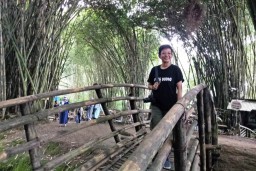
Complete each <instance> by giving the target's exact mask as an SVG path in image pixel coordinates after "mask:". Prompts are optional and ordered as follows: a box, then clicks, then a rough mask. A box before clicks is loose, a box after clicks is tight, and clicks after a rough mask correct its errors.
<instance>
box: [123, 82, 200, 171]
mask: <svg viewBox="0 0 256 171" xmlns="http://www.w3.org/2000/svg"><path fill="white" fill-rule="evenodd" d="M204 87H205V85H204V84H199V85H197V86H196V87H194V88H193V89H191V90H190V91H189V92H187V93H186V94H185V95H184V96H183V97H182V98H181V99H180V100H179V101H178V102H177V103H176V104H175V105H174V106H173V107H172V108H171V109H170V110H169V111H168V112H167V114H166V115H165V116H164V118H163V119H162V120H161V121H160V122H159V123H158V124H157V125H156V127H155V128H154V129H153V130H152V131H151V132H150V133H148V134H147V135H146V136H145V138H144V140H143V141H142V142H141V143H140V145H139V147H138V148H137V149H136V150H135V151H134V153H133V154H132V155H131V156H130V157H129V158H128V160H127V161H126V162H125V163H124V164H123V165H122V167H121V168H120V169H119V170H120V171H130V170H136V171H141V170H146V169H147V167H148V164H149V163H150V162H151V161H152V159H153V157H154V156H155V155H156V153H157V151H158V149H159V148H160V146H161V145H162V144H163V143H164V141H165V140H166V138H167V137H168V136H169V134H170V133H171V131H172V129H173V128H174V126H175V125H176V123H177V122H178V120H179V119H180V117H181V116H182V114H183V113H184V111H185V107H186V106H187V105H188V103H189V102H190V101H191V100H192V99H194V98H195V96H196V94H198V93H199V92H200V91H201V90H202V89H203V88H204Z"/></svg>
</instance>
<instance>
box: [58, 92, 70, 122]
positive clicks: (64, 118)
mask: <svg viewBox="0 0 256 171" xmlns="http://www.w3.org/2000/svg"><path fill="white" fill-rule="evenodd" d="M66 104H69V102H68V98H67V97H64V99H63V102H62V105H66ZM68 113H69V110H65V111H63V112H61V113H60V125H61V126H67V123H68Z"/></svg>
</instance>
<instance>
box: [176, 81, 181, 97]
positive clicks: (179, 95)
mask: <svg viewBox="0 0 256 171" xmlns="http://www.w3.org/2000/svg"><path fill="white" fill-rule="evenodd" d="M177 90H178V92H177V100H179V99H181V98H182V81H179V82H178V83H177Z"/></svg>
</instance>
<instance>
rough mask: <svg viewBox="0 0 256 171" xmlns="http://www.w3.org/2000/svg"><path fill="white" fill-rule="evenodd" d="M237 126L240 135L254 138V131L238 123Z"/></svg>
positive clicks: (255, 133) (255, 135) (255, 136)
mask: <svg viewBox="0 0 256 171" xmlns="http://www.w3.org/2000/svg"><path fill="white" fill-rule="evenodd" d="M239 128H240V136H241V137H248V138H256V132H255V131H253V130H251V129H250V128H247V127H245V126H243V125H239Z"/></svg>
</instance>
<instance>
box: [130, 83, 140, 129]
mask: <svg viewBox="0 0 256 171" xmlns="http://www.w3.org/2000/svg"><path fill="white" fill-rule="evenodd" d="M129 96H135V89H134V87H131V88H130V94H129ZM129 102H130V109H131V110H134V109H136V103H135V100H130V101H129ZM132 119H133V122H139V116H138V114H132ZM140 129H141V127H140V126H137V127H135V131H136V132H137V131H139V130H140Z"/></svg>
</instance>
